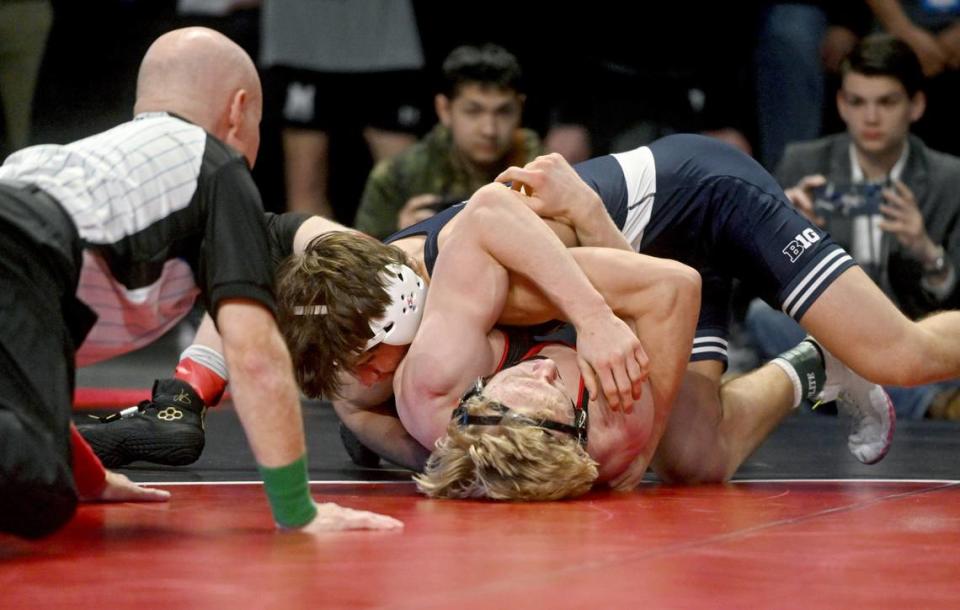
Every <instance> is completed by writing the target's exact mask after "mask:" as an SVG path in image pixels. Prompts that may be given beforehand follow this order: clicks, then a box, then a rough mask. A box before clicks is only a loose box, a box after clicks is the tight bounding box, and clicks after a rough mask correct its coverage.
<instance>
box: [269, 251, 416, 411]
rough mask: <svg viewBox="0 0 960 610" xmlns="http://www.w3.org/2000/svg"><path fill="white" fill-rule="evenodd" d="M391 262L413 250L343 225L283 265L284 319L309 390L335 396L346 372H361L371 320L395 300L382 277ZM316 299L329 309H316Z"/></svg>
mask: <svg viewBox="0 0 960 610" xmlns="http://www.w3.org/2000/svg"><path fill="white" fill-rule="evenodd" d="M390 263H401V264H407V259H406V255H405V254H404V253H403V251H402V250H400V249H399V248H397V247H394V246H389V245H385V244H382V243H380V242H378V241H376V240H375V239H372V238H370V237H368V236H366V235H362V234H359V233H347V232H335V233H327V234H324V235H320V236H318V237H315V238H314V239H312V240H311V241H310V243H309V244H307V247H306V250H305V251H304V252H303V254H295V255H293V256H291V257H289V258H288V259H287V260H286V261H284V262H283V263H282V264H281V266H280V268H279V270H278V271H277V290H276V292H277V309H278V312H277V322H278V324H279V326H280V331H281V333H283V337H284V339H285V340H286V342H287V347H288V348H289V349H290V355H291V357H292V358H293V368H294V373H295V375H296V377H297V382H298V383H299V384H300V388H301V389H302V390H303V393H304V394H306V395H307V396H309V397H311V398H319V397H321V396H322V397H325V398H333V397H335V396H336V394H337V391H338V390H339V388H340V381H339V379H338V376H339V373H340V372H342V371H346V372H353V370H354V368H355V366H356V362H357V360H358V358H359V357H360V356H361V355H362V354H363V349H364V347H365V346H366V343H367V341H368V340H369V339H370V338H371V337H372V336H373V331H371V330H370V320H374V319H376V318H379V317H381V316H383V314H384V312H385V311H386V308H387V306H388V305H389V304H390V296H389V295H388V294H387V291H386V289H385V286H384V279H383V277H382V276H381V272H382V271H383V269H384V267H386V265H388V264H390ZM313 306H321V307H323V308H325V309H323V310H321V311H322V313H314V312H313V311H312V309H311V308H312V307H313ZM298 309H300V310H301V312H302V311H303V310H304V309H305V310H306V311H307V312H308V313H307V315H302V313H301V315H297V311H298Z"/></svg>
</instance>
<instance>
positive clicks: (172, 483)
mask: <svg viewBox="0 0 960 610" xmlns="http://www.w3.org/2000/svg"><path fill="white" fill-rule="evenodd" d="M310 484H311V485H412V484H413V481H310ZM137 485H163V486H164V487H181V486H187V485H263V481H143V482H140V481H137Z"/></svg>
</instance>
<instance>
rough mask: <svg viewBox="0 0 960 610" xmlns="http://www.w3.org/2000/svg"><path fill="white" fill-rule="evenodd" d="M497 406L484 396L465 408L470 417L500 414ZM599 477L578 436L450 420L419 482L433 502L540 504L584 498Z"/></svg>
mask: <svg viewBox="0 0 960 610" xmlns="http://www.w3.org/2000/svg"><path fill="white" fill-rule="evenodd" d="M494 404H495V403H494V401H492V400H491V399H489V398H487V397H485V396H483V395H479V396H475V397H473V398H471V399H470V400H469V401H467V402H466V403H465V405H464V407H465V408H466V410H467V413H469V414H470V415H493V414H496V413H498V411H496V410H495V409H494V408H493V406H492V405H494ZM597 475H598V473H597V463H596V462H595V461H594V460H593V459H592V458H591V457H590V455H589V454H588V453H587V452H586V450H585V449H584V448H583V447H582V446H581V445H580V443H578V442H577V440H576V439H574V438H573V437H566V436H553V435H551V434H550V433H549V432H547V431H546V430H544V429H543V428H538V427H536V426H531V425H525V424H522V423H519V422H518V423H512V422H510V421H504V422H503V423H501V424H499V425H494V426H486V425H467V426H461V425H460V424H459V423H457V422H456V421H451V422H450V424H449V425H448V426H447V433H446V434H445V435H444V436H443V437H442V438H440V439H439V440H438V441H437V444H436V446H435V448H434V450H433V452H432V453H431V454H430V458H429V459H428V460H427V465H426V468H425V469H424V473H423V474H421V475H417V476H415V477H414V480H415V481H416V483H417V489H419V490H420V492H422V493H424V494H426V495H428V496H430V497H432V498H490V499H493V500H525V501H537V500H560V499H562V498H572V497H576V496H579V495H582V494H585V493H586V492H587V491H589V490H590V487H591V486H592V485H593V483H594V481H596V479H597Z"/></svg>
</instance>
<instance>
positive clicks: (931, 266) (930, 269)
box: [923, 246, 947, 275]
mask: <svg viewBox="0 0 960 610" xmlns="http://www.w3.org/2000/svg"><path fill="white" fill-rule="evenodd" d="M946 268H947V255H946V252H944V250H943V246H937V256H936V258H934V259H933V260H932V261H930V262H927V263H924V265H923V274H924V275H940V274H941V273H943V271H944V270H945V269H946Z"/></svg>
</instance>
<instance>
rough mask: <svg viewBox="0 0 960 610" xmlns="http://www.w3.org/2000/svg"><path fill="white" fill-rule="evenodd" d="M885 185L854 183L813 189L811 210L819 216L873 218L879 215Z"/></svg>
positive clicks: (831, 184)
mask: <svg viewBox="0 0 960 610" xmlns="http://www.w3.org/2000/svg"><path fill="white" fill-rule="evenodd" d="M886 187H887V184H885V183H880V184H878V183H875V182H873V183H871V182H856V183H850V184H833V183H830V184H825V185H824V186H818V187H815V188H814V189H813V190H812V192H813V209H814V211H815V212H816V213H817V214H819V215H821V216H842V217H846V218H850V217H853V216H873V215H876V214H880V205H881V204H883V202H884V199H883V189H884V188H886Z"/></svg>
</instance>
